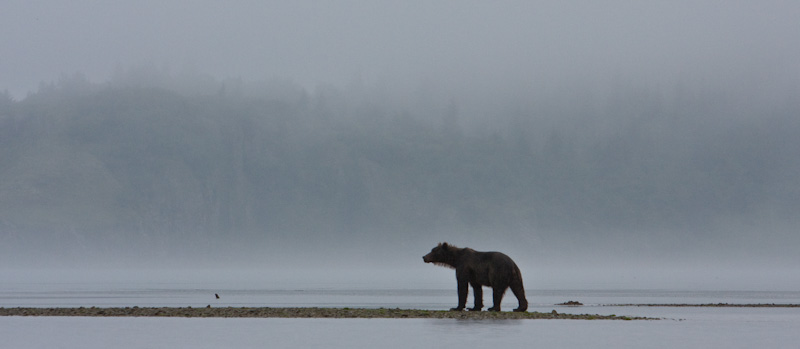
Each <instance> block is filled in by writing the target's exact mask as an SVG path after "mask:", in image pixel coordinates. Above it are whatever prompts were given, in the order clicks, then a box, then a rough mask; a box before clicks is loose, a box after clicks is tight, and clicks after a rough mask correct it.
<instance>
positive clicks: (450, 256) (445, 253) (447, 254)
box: [422, 242, 458, 268]
mask: <svg viewBox="0 0 800 349" xmlns="http://www.w3.org/2000/svg"><path fill="white" fill-rule="evenodd" d="M457 251H458V247H455V246H453V245H448V244H447V243H446V242H440V243H439V245H438V246H436V247H434V248H433V249H431V252H430V253H428V254H426V255H424V256H423V257H422V260H423V261H424V262H425V263H433V264H436V265H438V266H442V267H448V268H455V257H456V252H457Z"/></svg>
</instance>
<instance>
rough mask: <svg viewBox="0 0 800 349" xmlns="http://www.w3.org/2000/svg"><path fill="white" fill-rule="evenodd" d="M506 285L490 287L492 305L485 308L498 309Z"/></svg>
mask: <svg viewBox="0 0 800 349" xmlns="http://www.w3.org/2000/svg"><path fill="white" fill-rule="evenodd" d="M507 288H508V286H505V285H503V286H494V287H492V299H493V301H494V305H492V307H491V308H489V309H486V310H488V311H500V303H501V302H502V301H503V294H504V293H506V289H507Z"/></svg>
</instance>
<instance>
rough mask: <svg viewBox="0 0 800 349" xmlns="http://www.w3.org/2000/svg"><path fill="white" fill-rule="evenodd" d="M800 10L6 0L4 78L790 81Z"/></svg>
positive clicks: (21, 81) (641, 4) (725, 4)
mask: <svg viewBox="0 0 800 349" xmlns="http://www.w3.org/2000/svg"><path fill="white" fill-rule="evenodd" d="M798 18H800V3H798V2H795V1H663V2H654V1H281V2H277V1H261V0H258V1H169V0H167V1H165V0H158V1H87V0H76V1H27V0H20V1H17V0H2V2H0V33H2V34H0V91H2V90H8V91H9V92H11V93H12V95H13V96H15V97H16V98H23V97H24V96H25V95H26V94H27V93H28V92H29V91H35V90H36V88H37V86H38V85H39V83H40V82H42V81H44V82H51V81H54V80H57V79H58V77H59V75H60V74H62V73H63V74H74V73H76V72H80V73H83V74H84V75H86V77H88V78H89V79H90V80H91V81H93V82H103V81H105V80H107V79H108V78H109V77H110V76H111V74H112V73H113V72H114V70H115V68H118V67H121V68H129V67H131V66H136V65H143V64H152V65H156V66H157V67H159V68H164V69H168V70H169V71H170V72H172V73H177V72H181V71H184V70H189V71H194V72H200V73H206V74H211V75H212V76H214V77H215V78H218V79H222V78H227V77H242V78H244V79H248V80H262V79H273V78H279V79H288V80H291V81H294V82H296V83H298V84H300V85H302V86H304V87H307V88H309V89H313V88H314V87H316V86H318V85H320V84H334V85H339V86H341V85H346V84H348V83H352V82H354V81H358V82H362V83H366V84H373V83H384V84H386V83H388V84H392V85H397V86H404V87H407V88H410V89H414V88H417V87H419V86H422V85H436V87H437V88H439V89H442V90H449V89H453V91H454V92H453V93H454V94H456V95H455V96H451V97H453V98H459V96H458V95H457V94H459V93H462V92H463V90H461V89H459V88H456V87H461V88H463V87H464V86H471V88H472V89H473V92H474V91H478V92H480V91H481V90H484V89H485V90H486V91H491V90H494V89H496V88H497V87H498V86H510V87H514V88H516V89H520V88H522V89H524V88H529V87H530V86H531V85H537V86H542V85H558V84H563V85H565V86H570V85H572V84H587V85H597V84H599V85H601V86H602V85H604V84H606V83H608V82H610V81H630V82H631V83H633V84H645V85H647V86H661V85H667V86H669V85H671V84H674V83H675V82H676V81H677V80H681V79H682V80H686V81H689V83H698V84H703V83H712V84H713V83H717V82H719V81H722V82H723V83H731V81H734V83H735V82H736V81H741V82H742V83H753V82H756V83H761V84H771V85H776V86H777V87H780V86H783V84H785V83H787V82H788V83H791V82H792V81H795V84H796V81H797V80H798V77H800V35H798V33H800V20H798ZM739 79H744V80H739ZM748 79H749V80H748ZM753 79H755V80H756V81H754V80H753ZM459 91H461V92H459Z"/></svg>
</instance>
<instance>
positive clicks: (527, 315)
mask: <svg viewBox="0 0 800 349" xmlns="http://www.w3.org/2000/svg"><path fill="white" fill-rule="evenodd" d="M0 316H112V317H186V318H337V319H342V318H384V319H402V318H408V319H474V320H494V319H497V320H500V319H568V320H657V319H655V318H646V317H638V316H617V315H613V314H612V315H594V314H564V313H558V312H556V311H555V310H553V311H552V312H549V313H540V312H522V313H515V312H489V311H479V312H474V311H445V310H417V309H386V308H379V309H356V308H252V307H248V308H232V307H224V308H214V307H204V308H192V307H186V308H174V307H163V308H147V307H145V308H140V307H125V308H97V307H89V308H86V307H80V308H0Z"/></svg>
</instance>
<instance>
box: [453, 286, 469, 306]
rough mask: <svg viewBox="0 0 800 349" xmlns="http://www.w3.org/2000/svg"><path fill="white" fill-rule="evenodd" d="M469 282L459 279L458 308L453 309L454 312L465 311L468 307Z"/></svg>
mask: <svg viewBox="0 0 800 349" xmlns="http://www.w3.org/2000/svg"><path fill="white" fill-rule="evenodd" d="M468 287H469V282H468V281H467V280H461V279H460V278H459V279H458V307H456V308H451V309H450V310H452V311H460V310H464V308H466V307H467V293H468V292H469V289H468Z"/></svg>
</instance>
